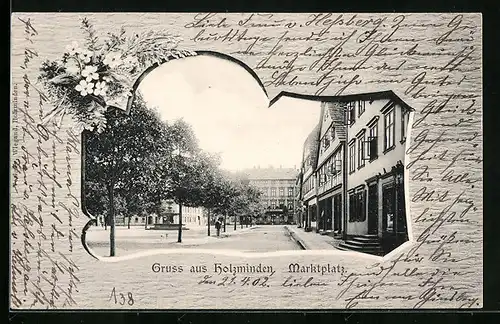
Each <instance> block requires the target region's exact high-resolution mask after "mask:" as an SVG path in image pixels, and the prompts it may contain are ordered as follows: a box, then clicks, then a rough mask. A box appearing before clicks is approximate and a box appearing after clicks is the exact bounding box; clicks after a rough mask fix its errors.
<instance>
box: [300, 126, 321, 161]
mask: <svg viewBox="0 0 500 324" xmlns="http://www.w3.org/2000/svg"><path fill="white" fill-rule="evenodd" d="M320 132H321V122H320V123H318V124H316V126H314V128H313V130H312V131H311V132H310V133H309V135H307V138H306V140H305V142H304V154H303V158H304V157H305V156H308V155H310V156H311V165H309V166H310V167H312V168H313V169H316V165H317V164H318V149H319V136H320ZM303 163H304V161H302V164H303ZM309 166H307V165H306V166H305V167H306V170H307V168H308V167H309Z"/></svg>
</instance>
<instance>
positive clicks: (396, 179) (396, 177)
mask: <svg viewBox="0 0 500 324" xmlns="http://www.w3.org/2000/svg"><path fill="white" fill-rule="evenodd" d="M401 165H402V164H401ZM401 165H400V164H399V161H398V164H396V166H395V167H392V171H393V177H394V240H395V244H396V246H397V245H399V240H398V236H399V235H398V229H399V226H400V225H399V216H400V212H399V208H400V206H399V196H400V187H401V182H402V175H401V173H400V169H401Z"/></svg>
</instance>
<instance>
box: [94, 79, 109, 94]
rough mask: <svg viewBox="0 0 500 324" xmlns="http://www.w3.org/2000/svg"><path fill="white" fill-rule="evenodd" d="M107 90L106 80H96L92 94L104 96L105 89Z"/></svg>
mask: <svg viewBox="0 0 500 324" xmlns="http://www.w3.org/2000/svg"><path fill="white" fill-rule="evenodd" d="M107 90H108V86H107V84H106V82H104V81H102V82H96V84H95V89H94V94H95V95H96V96H99V95H101V96H104V94H106V91H107Z"/></svg>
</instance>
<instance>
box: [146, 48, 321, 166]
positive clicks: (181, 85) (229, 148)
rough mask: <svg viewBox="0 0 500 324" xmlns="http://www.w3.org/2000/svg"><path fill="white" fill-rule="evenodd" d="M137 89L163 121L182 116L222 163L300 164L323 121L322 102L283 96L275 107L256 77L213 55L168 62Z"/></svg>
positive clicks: (202, 145) (230, 164)
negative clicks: (310, 136) (304, 146)
mask: <svg viewBox="0 0 500 324" xmlns="http://www.w3.org/2000/svg"><path fill="white" fill-rule="evenodd" d="M139 91H140V92H141V93H142V94H143V96H144V98H145V100H146V101H147V102H148V104H149V105H150V106H155V107H157V108H158V110H159V112H160V114H161V117H162V119H164V120H166V121H169V122H170V121H174V120H176V119H179V118H183V119H184V120H185V121H187V122H188V123H190V124H191V125H192V127H193V129H194V132H195V134H196V136H197V138H198V140H199V142H200V146H201V147H202V148H203V149H204V150H206V151H209V152H218V153H220V154H221V156H222V167H223V168H225V169H228V170H241V169H244V168H251V167H253V166H261V167H266V166H274V167H279V166H283V167H294V166H296V167H298V166H299V164H300V160H301V150H302V144H303V143H304V140H305V138H306V137H307V135H308V134H309V132H310V131H311V130H312V128H313V127H314V125H316V123H317V122H318V120H319V113H320V103H319V102H318V101H309V100H300V99H292V98H282V99H280V100H279V101H278V102H276V103H275V104H274V105H273V106H272V107H271V108H268V103H269V99H268V98H267V96H266V95H265V93H264V92H263V91H262V89H261V88H260V86H259V85H258V83H257V82H256V81H255V80H254V78H253V77H252V76H251V75H250V74H249V73H248V72H247V71H246V70H245V69H244V68H242V67H241V66H239V65H238V64H236V63H233V62H230V61H227V60H224V59H220V58H216V57H213V56H204V55H203V56H196V57H190V58H186V59H181V60H174V61H171V62H168V63H166V64H164V65H162V66H160V67H159V68H157V69H155V70H153V71H152V72H151V73H150V74H148V75H147V76H146V78H144V80H143V81H142V83H141V84H140V86H139Z"/></svg>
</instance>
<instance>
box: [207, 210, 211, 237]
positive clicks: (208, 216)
mask: <svg viewBox="0 0 500 324" xmlns="http://www.w3.org/2000/svg"><path fill="white" fill-rule="evenodd" d="M207 212H208V213H207V233H208V236H210V209H209V210H208V211H207Z"/></svg>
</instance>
